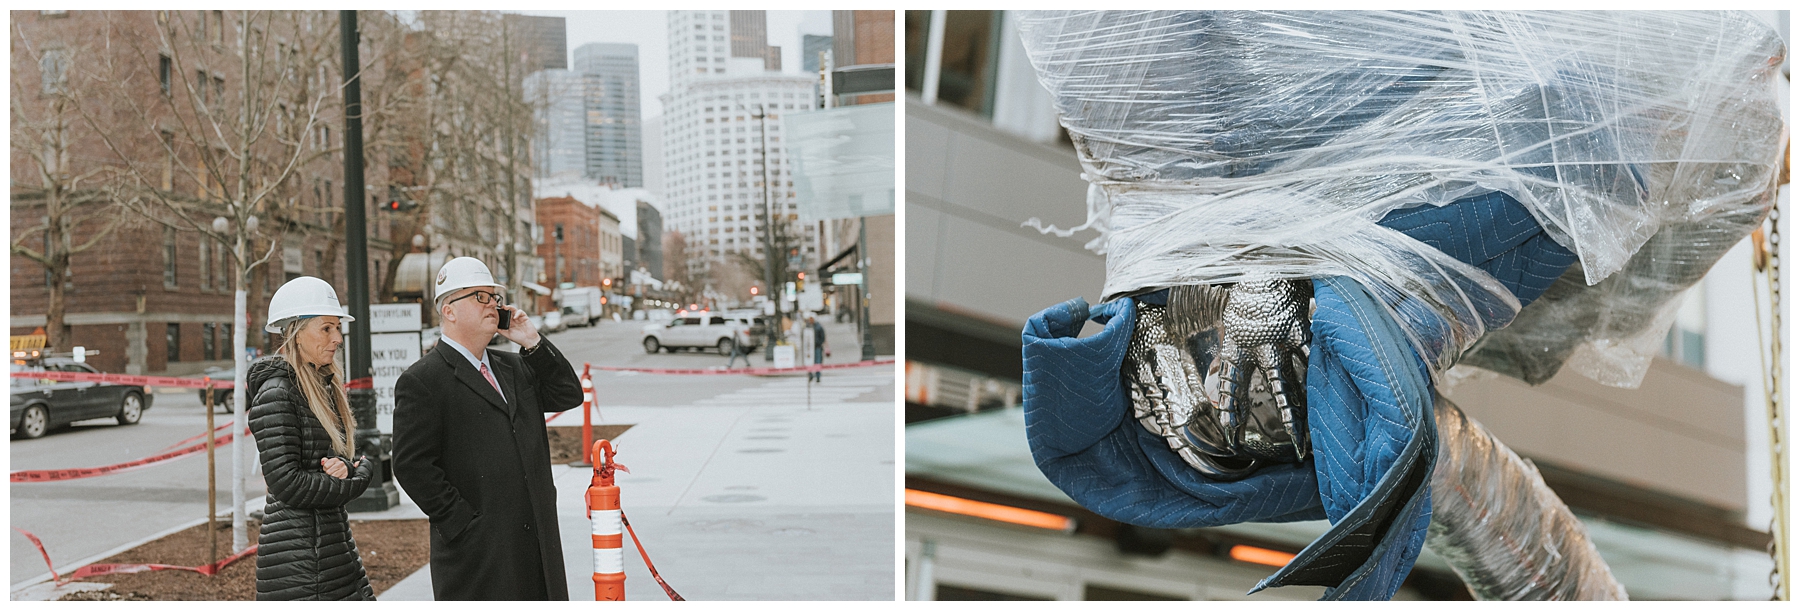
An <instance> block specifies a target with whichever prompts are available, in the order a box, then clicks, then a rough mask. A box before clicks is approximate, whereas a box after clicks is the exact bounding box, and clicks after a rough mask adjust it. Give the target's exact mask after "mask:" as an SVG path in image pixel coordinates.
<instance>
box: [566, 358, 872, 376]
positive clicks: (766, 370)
mask: <svg viewBox="0 0 1800 611" xmlns="http://www.w3.org/2000/svg"><path fill="white" fill-rule="evenodd" d="M892 364H894V361H893V359H888V360H883V361H860V362H856V363H832V364H830V365H806V366H803V367H754V368H745V369H655V368H648V367H602V366H595V367H594V369H599V370H602V371H635V372H638V373H653V374H658V375H729V374H748V375H768V374H775V373H804V372H809V371H824V370H826V369H851V368H855V367H874V366H878V365H892Z"/></svg>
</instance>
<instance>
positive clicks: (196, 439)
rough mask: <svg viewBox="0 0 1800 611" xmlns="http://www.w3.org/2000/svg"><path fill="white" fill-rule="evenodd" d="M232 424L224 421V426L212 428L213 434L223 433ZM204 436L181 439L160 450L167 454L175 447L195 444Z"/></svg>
mask: <svg viewBox="0 0 1800 611" xmlns="http://www.w3.org/2000/svg"><path fill="white" fill-rule="evenodd" d="M232 424H233V423H232V422H231V421H230V420H226V421H225V424H221V425H219V426H216V427H213V432H214V433H217V432H219V431H223V430H225V428H226V427H229V426H231V425H232ZM205 436H206V433H201V434H199V435H195V436H193V437H189V438H187V439H183V440H181V441H177V442H175V443H171V444H169V445H166V446H163V449H162V451H164V452H167V451H169V450H173V449H175V448H176V447H177V446H184V445H187V444H189V443H192V442H195V441H199V439H200V438H201V437H205ZM215 443H216V442H215Z"/></svg>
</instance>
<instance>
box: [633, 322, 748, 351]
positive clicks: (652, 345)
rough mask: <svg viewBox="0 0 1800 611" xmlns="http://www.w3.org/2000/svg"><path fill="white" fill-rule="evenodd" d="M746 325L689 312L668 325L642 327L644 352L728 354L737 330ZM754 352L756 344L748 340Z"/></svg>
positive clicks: (667, 323)
mask: <svg viewBox="0 0 1800 611" xmlns="http://www.w3.org/2000/svg"><path fill="white" fill-rule="evenodd" d="M745 327H746V325H745V324H744V323H743V321H741V320H739V319H738V318H737V317H732V316H727V315H724V314H719V313H713V312H689V313H686V314H682V315H680V316H676V317H675V318H673V319H671V320H669V321H667V322H658V323H650V324H647V325H644V330H643V336H644V352H649V353H652V354H654V353H656V351H658V350H664V351H668V352H674V351H676V350H680V349H683V348H692V349H695V350H704V349H707V348H718V350H719V354H731V347H732V344H733V343H734V342H735V341H737V339H736V338H738V337H740V336H739V335H738V333H737V332H738V330H740V329H744V328H745ZM750 345H751V347H752V348H754V346H755V340H754V338H753V339H752V340H751V344H750Z"/></svg>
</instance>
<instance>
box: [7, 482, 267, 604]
mask: <svg viewBox="0 0 1800 611" xmlns="http://www.w3.org/2000/svg"><path fill="white" fill-rule="evenodd" d="M267 503H268V498H267V497H260V498H257V499H254V500H250V501H245V503H244V515H245V516H246V517H260V516H261V515H262V509H263V505H265V504H267ZM228 519H229V518H228ZM205 523H206V518H195V519H194V520H191V521H188V522H184V523H182V524H181V525H179V526H175V527H173V528H170V529H168V530H164V531H161V532H158V533H156V534H153V535H150V536H148V537H144V538H142V539H138V540H136V541H132V542H130V543H126V544H124V545H121V546H118V547H115V548H112V549H109V550H106V551H104V552H100V553H98V554H94V555H92V556H88V557H86V558H82V559H80V560H77V561H75V562H71V563H69V564H67V565H64V566H63V570H61V571H57V573H59V574H69V573H73V572H74V571H75V570H76V569H80V568H81V567H84V566H87V565H90V564H93V563H95V562H99V561H101V560H105V559H107V558H109V557H112V556H115V555H118V554H121V553H124V552H125V551H126V550H129V549H131V548H134V547H137V546H140V545H143V544H145V543H149V542H151V541H155V540H157V539H161V538H163V537H167V536H169V535H172V534H175V533H178V532H181V531H183V530H187V529H189V528H193V527H195V526H199V525H201V524H205ZM252 545H254V543H253V544H252ZM51 579H52V575H51V573H50V571H44V572H43V574H41V575H38V576H36V577H32V578H30V579H26V580H24V581H21V582H18V583H15V584H12V588H11V592H10V595H9V596H8V598H9V599H13V600H17V598H16V597H17V596H18V595H19V593H20V592H21V591H23V590H25V589H27V588H31V587H32V586H36V585H38V584H41V583H44V582H47V581H50V580H51Z"/></svg>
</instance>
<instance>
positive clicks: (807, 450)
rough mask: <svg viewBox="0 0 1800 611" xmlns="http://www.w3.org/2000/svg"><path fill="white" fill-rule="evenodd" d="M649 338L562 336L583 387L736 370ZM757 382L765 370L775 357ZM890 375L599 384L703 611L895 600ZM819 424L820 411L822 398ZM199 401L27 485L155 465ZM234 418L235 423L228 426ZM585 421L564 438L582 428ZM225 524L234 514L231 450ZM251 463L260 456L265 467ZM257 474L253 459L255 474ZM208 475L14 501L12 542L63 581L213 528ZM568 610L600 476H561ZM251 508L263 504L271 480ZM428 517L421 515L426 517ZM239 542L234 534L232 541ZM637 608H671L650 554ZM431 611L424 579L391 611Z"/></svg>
mask: <svg viewBox="0 0 1800 611" xmlns="http://www.w3.org/2000/svg"><path fill="white" fill-rule="evenodd" d="M644 324H646V323H644V322H643V321H625V322H610V321H609V322H603V323H599V324H598V325H597V326H595V327H587V328H574V329H571V330H567V331H563V332H559V333H555V334H551V335H549V336H548V337H549V338H550V340H551V341H553V342H555V343H556V345H557V346H559V347H561V348H562V349H563V350H564V352H565V354H567V355H568V357H569V360H570V361H571V362H572V363H573V364H574V365H575V367H576V368H577V369H578V370H579V369H580V368H581V366H582V365H583V363H589V364H593V365H596V366H602V365H604V366H626V367H649V368H679V369H699V368H709V367H716V366H723V365H724V364H725V360H726V357H725V356H721V355H719V354H717V353H716V352H710V351H709V352H681V353H674V354H669V353H658V354H654V355H652V354H646V353H645V352H644V350H643V348H642V346H641V344H640V343H639V337H640V333H639V329H641V328H642V326H643V325H644ZM826 328H827V331H826V334H827V337H828V338H836V339H835V340H834V341H831V342H830V343H831V346H832V348H833V355H832V357H831V358H829V359H827V361H828V362H832V363H849V362H855V361H857V360H858V359H859V357H860V354H861V352H860V349H859V348H858V346H857V344H856V343H855V339H856V337H855V336H856V332H855V326H854V325H850V324H828V325H827V326H826ZM752 359H753V365H754V366H757V367H764V366H768V365H767V363H765V362H764V361H762V353H761V351H758V352H757V353H756V354H753V355H752ZM893 371H894V370H893V367H892V366H880V367H869V368H856V369H847V370H836V371H827V372H825V375H824V378H825V381H824V383H823V384H815V385H812V387H811V388H810V389H809V388H808V387H807V385H806V384H805V383H804V378H803V376H800V375H797V374H788V375H781V376H750V375H680V376H675V375H654V374H640V373H635V372H610V371H595V372H593V379H594V384H595V387H596V393H595V394H596V397H597V401H598V406H597V408H598V409H597V418H596V422H601V423H610V424H633V425H635V426H634V428H633V429H631V430H630V431H627V432H626V433H625V434H624V435H622V436H620V438H619V439H618V440H617V441H618V443H619V446H620V449H621V451H622V452H623V454H622V456H621V458H620V460H621V462H623V463H624V464H626V465H628V466H629V467H631V468H632V471H633V472H632V474H621V475H620V479H619V484H620V486H621V487H622V488H623V489H624V503H625V507H626V512H627V515H629V516H631V517H632V519H633V525H634V526H636V527H637V528H638V532H639V534H640V535H643V536H644V537H646V541H645V545H646V546H647V547H648V549H649V551H650V553H651V558H652V559H653V560H654V561H656V562H657V563H658V568H659V569H661V570H662V572H663V574H664V576H665V577H666V578H668V579H670V581H671V583H674V584H675V585H676V586H677V588H678V589H679V590H680V591H681V592H682V594H683V595H684V596H688V597H690V598H694V599H706V598H713V599H718V598H732V599H782V598H801V599H805V598H835V599H844V598H879V599H891V598H892V590H893V555H892V546H893V543H892V542H893V467H894V464H893V456H894V446H893V438H894V435H893V422H894V417H893V398H894V386H893ZM809 390H810V393H811V408H810V409H809V408H808V391H809ZM204 416H205V415H204V413H203V412H202V409H201V407H200V406H199V401H198V397H197V396H196V393H195V392H194V391H192V390H183V391H179V392H177V391H172V390H171V391H169V392H165V393H159V394H158V395H157V397H156V401H155V404H154V407H152V409H150V410H148V411H147V412H145V415H144V419H143V422H142V423H140V424H138V425H136V426H125V427H121V426H117V425H116V424H114V423H112V422H111V421H110V420H93V421H86V422H83V423H78V424H77V425H75V426H74V427H72V428H70V429H65V430H61V431H55V432H52V433H51V434H49V435H46V436H45V437H43V438H41V439H35V440H15V441H14V442H13V443H12V447H11V455H12V465H13V467H12V468H13V469H15V470H19V469H51V468H69V467H88V466H100V465H107V464H114V463H119V462H125V461H129V460H134V459H137V458H142V457H144V456H149V455H152V454H155V453H157V452H158V451H160V450H162V449H164V447H165V446H168V445H169V444H171V443H174V442H176V441H179V440H181V439H184V438H186V437H189V436H191V435H195V434H198V433H201V432H203V431H204V430H205V420H204ZM226 416H227V414H224V413H220V414H218V415H217V417H218V418H220V420H219V423H223V422H224V420H223V419H224V418H225V417H226ZM580 423H581V419H580V417H579V413H578V412H569V413H568V415H566V416H563V417H560V418H558V419H557V421H556V422H554V423H553V424H555V425H559V426H577V425H579V424H580ZM219 451H220V456H219V464H220V468H219V478H220V479H219V482H220V493H219V501H220V505H219V506H220V510H221V512H228V508H229V505H230V485H229V481H230V480H229V474H230V464H229V463H228V462H227V460H228V457H229V452H230V447H229V446H225V447H221V448H220V450H219ZM252 456H253V454H252ZM252 461H254V458H252ZM205 466H206V465H205V460H204V459H201V458H197V457H188V458H183V459H177V460H175V461H171V462H167V463H163V464H158V465H154V466H150V467H146V468H142V469H138V470H135V471H129V472H124V473H119V474H113V475H107V476H101V477H95V478H88V479H81V480H72V481H67V482H51V483H32V484H14V485H12V486H11V490H12V516H13V519H12V525H13V526H17V527H20V528H24V529H26V530H30V531H32V532H33V533H35V534H37V535H38V536H39V537H40V538H41V539H42V540H43V541H44V544H45V545H46V546H47V547H48V548H49V550H50V553H51V558H52V560H54V561H55V562H56V563H57V569H58V570H59V571H66V570H68V568H70V567H69V563H71V562H75V561H79V560H83V559H88V558H92V557H94V556H96V555H97V554H101V553H104V552H108V551H110V550H114V549H115V548H118V547H120V546H123V545H127V544H131V543H134V542H138V541H141V540H143V539H145V538H147V537H150V536H152V535H155V534H158V533H162V532H164V531H168V530H170V529H174V528H177V527H180V526H184V525H187V524H191V523H192V522H193V521H194V520H196V519H200V518H203V517H205V515H206V513H205V511H203V509H204V507H205V503H206V469H205ZM557 473H558V475H557V487H558V499H559V501H558V508H559V514H561V516H562V524H561V529H562V534H563V538H564V555H565V557H566V558H567V559H568V561H569V566H568V577H569V580H570V592H571V595H572V596H573V597H575V598H577V599H580V598H583V597H587V598H591V597H592V592H593V588H592V583H591V581H589V576H590V574H591V570H592V569H591V559H590V554H589V552H588V547H589V544H588V539H587V530H588V527H587V523H586V519H585V514H584V512H583V508H582V506H581V498H582V496H581V495H582V493H583V491H584V490H585V489H586V487H587V483H588V477H589V474H590V472H589V471H586V470H579V469H562V468H559V469H558V471H557ZM251 479H252V484H253V485H252V486H250V487H249V489H248V493H247V496H248V497H249V498H251V499H259V498H261V496H262V495H263V494H264V491H263V488H262V482H261V476H260V474H253V475H252V478H251ZM413 511H416V509H414V510H413ZM11 537H12V556H11V558H12V576H11V580H12V583H13V584H14V588H15V589H17V588H18V586H19V585H22V583H23V582H25V581H28V580H30V581H35V579H34V578H35V577H38V576H40V575H44V574H45V573H46V571H45V568H44V565H43V560H42V558H41V557H39V555H38V553H37V550H36V548H34V547H33V546H32V545H31V543H30V541H29V540H27V539H26V538H25V537H24V536H22V535H20V534H18V533H17V532H14V533H12V535H11ZM221 539H222V540H223V541H225V542H227V544H228V542H229V531H224V532H221ZM626 566H627V574H628V575H629V577H630V580H629V581H628V586H627V587H628V593H629V594H630V596H631V598H632V599H636V600H652V599H655V598H660V597H662V592H661V590H660V589H658V588H657V587H656V585H655V582H654V581H653V580H652V579H650V578H649V576H648V573H647V572H645V571H644V569H643V567H642V561H641V560H639V559H638V558H637V555H636V553H635V551H632V552H631V553H628V554H627V559H626ZM420 596H422V597H423V598H426V599H429V597H430V585H429V575H427V574H424V573H423V572H421V575H419V576H418V578H417V579H409V580H408V581H407V582H403V583H402V584H400V585H397V586H395V588H394V589H393V590H390V593H389V594H388V595H384V597H383V598H387V599H395V598H398V599H408V598H418V597H420Z"/></svg>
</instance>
